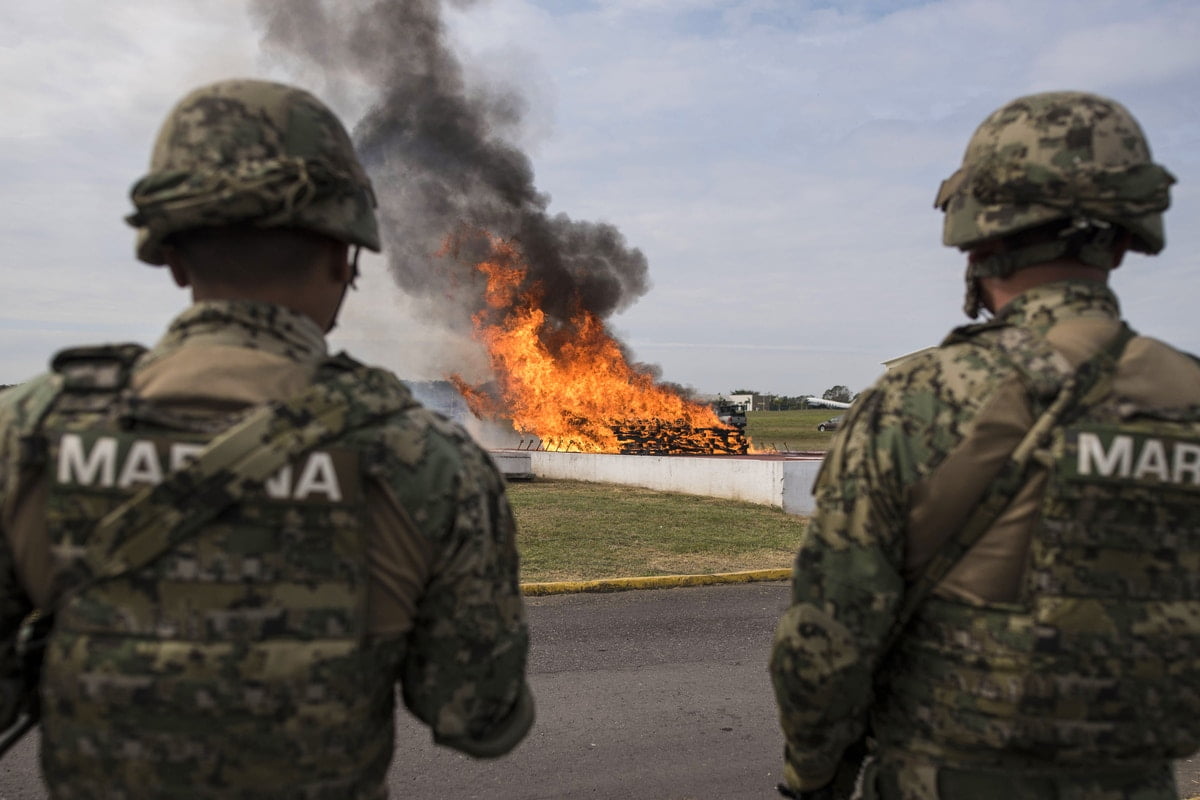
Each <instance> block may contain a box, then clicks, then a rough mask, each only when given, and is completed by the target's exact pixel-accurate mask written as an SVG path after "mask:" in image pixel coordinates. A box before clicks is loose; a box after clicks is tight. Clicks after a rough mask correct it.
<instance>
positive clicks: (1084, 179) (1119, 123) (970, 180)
mask: <svg viewBox="0 0 1200 800" xmlns="http://www.w3.org/2000/svg"><path fill="white" fill-rule="evenodd" d="M1174 182H1175V178H1174V177H1173V176H1172V175H1171V174H1170V173H1169V172H1167V171H1166V170H1165V169H1163V168H1162V167H1160V166H1159V165H1157V164H1155V163H1153V162H1152V161H1151V160H1150V148H1149V145H1148V143H1147V142H1146V137H1145V135H1144V134H1143V133H1142V129H1141V127H1140V126H1139V125H1138V123H1137V120H1135V119H1134V118H1133V115H1132V114H1130V113H1129V111H1127V110H1126V109H1125V108H1124V107H1123V106H1122V105H1120V104H1119V103H1116V102H1114V101H1113V100H1109V99H1107V98H1104V97H1099V96H1097V95H1094V94H1087V93H1084V92H1047V93H1044V94H1035V95H1029V96H1027V97H1021V98H1018V99H1016V100H1013V101H1012V102H1011V103H1008V104H1007V105H1005V106H1004V107H1003V108H1000V109H999V110H998V111H995V112H994V113H993V114H992V115H991V116H989V117H988V118H987V119H986V120H984V121H983V124H981V125H980V126H979V128H978V129H977V130H976V131H975V135H974V136H972V137H971V141H970V142H969V143H968V145H967V152H966V154H965V156H964V157H963V165H962V167H961V168H960V169H959V170H958V171H957V172H955V173H954V174H953V175H951V176H950V177H949V178H948V179H946V180H945V181H943V182H942V185H941V188H940V190H939V191H938V195H937V200H936V201H935V203H934V205H935V206H936V207H937V208H939V209H941V210H942V211H945V212H946V218H945V227H944V230H943V234H942V241H943V242H944V243H945V244H946V245H948V246H951V247H957V248H959V249H961V250H971V249H973V248H975V247H976V246H978V245H979V244H981V243H982V242H984V241H986V240H989V239H995V238H998V237H1003V236H1008V235H1010V234H1013V233H1017V232H1020V231H1024V230H1028V229H1030V228H1035V227H1038V226H1041V225H1045V224H1047V223H1051V222H1055V221H1057V220H1063V221H1064V222H1074V223H1075V224H1076V226H1077V227H1087V226H1089V225H1091V226H1094V227H1098V228H1108V227H1110V226H1113V225H1116V226H1119V227H1120V228H1123V229H1125V230H1126V231H1128V232H1129V233H1130V234H1132V242H1131V244H1130V246H1131V248H1132V249H1133V250H1137V251H1139V252H1143V253H1151V254H1153V253H1157V252H1159V251H1160V250H1162V249H1163V246H1164V244H1165V238H1164V235H1163V224H1162V212H1163V211H1165V210H1166V209H1167V206H1168V205H1170V196H1169V192H1168V187H1169V186H1170V185H1171V184H1172V183H1174ZM1043 254H1044V253H1043ZM1041 260H1049V259H1045V258H1043V259H1041ZM1029 263H1036V261H1027V262H1025V263H1022V264H1016V265H1015V266H1016V267H1020V266H1027V265H1028V264H1029ZM1110 266H1111V265H1110Z"/></svg>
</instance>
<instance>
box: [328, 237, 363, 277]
mask: <svg viewBox="0 0 1200 800" xmlns="http://www.w3.org/2000/svg"><path fill="white" fill-rule="evenodd" d="M330 247H331V249H330V251H329V255H330V260H329V264H330V267H331V269H332V270H333V279H334V280H335V281H336V282H338V283H350V282H351V281H353V280H354V278H355V273H356V272H357V269H358V267H357V266H356V265H355V264H353V263H352V262H351V260H350V245H348V244H346V243H345V242H339V241H337V240H336V239H331V240H330Z"/></svg>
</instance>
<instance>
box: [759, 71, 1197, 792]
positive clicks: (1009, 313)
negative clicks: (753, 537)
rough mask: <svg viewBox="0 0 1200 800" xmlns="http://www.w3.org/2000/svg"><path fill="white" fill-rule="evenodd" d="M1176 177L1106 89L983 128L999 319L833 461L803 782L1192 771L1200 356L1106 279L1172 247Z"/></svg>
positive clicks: (776, 670)
mask: <svg viewBox="0 0 1200 800" xmlns="http://www.w3.org/2000/svg"><path fill="white" fill-rule="evenodd" d="M1173 182H1174V179H1173V178H1172V176H1171V175H1170V174H1169V173H1168V172H1167V171H1166V170H1164V169H1163V168H1161V167H1159V166H1158V165H1156V164H1154V163H1153V162H1152V161H1151V159H1150V153H1149V149H1148V146H1147V144H1146V140H1145V138H1144V136H1143V134H1142V131H1141V129H1140V128H1139V126H1138V124H1137V122H1136V121H1135V120H1134V118H1133V117H1132V116H1131V115H1130V114H1129V112H1128V111H1127V110H1125V109H1124V108H1123V107H1122V106H1120V105H1118V104H1117V103H1115V102H1113V101H1111V100H1108V99H1105V98H1102V97H1097V96H1094V95H1090V94H1083V93H1076V92H1055V93H1047V94H1039V95H1033V96H1030V97H1024V98H1020V99H1018V100H1015V101H1013V102H1011V103H1009V104H1008V105H1006V106H1004V107H1003V108H1001V109H1000V110H998V111H996V112H995V113H994V114H992V115H991V116H990V117H988V119H987V120H985V121H984V122H983V124H982V125H981V126H980V127H979V129H978V130H977V131H976V133H975V135H974V137H973V138H972V139H971V141H970V144H969V146H968V148H967V151H966V156H965V158H964V163H963V166H962V168H961V169H960V170H959V171H958V172H956V173H955V174H954V175H953V176H952V177H951V178H950V179H948V180H947V181H945V182H944V183H943V185H942V188H941V191H940V192H939V195H938V197H937V201H936V205H937V207H939V208H940V209H942V210H943V211H944V212H945V214H946V216H945V234H944V240H945V243H946V244H947V245H950V246H954V247H958V248H960V249H962V250H964V251H965V252H967V253H968V254H969V255H968V258H969V264H968V267H967V309H966V310H967V313H968V315H969V316H971V317H972V318H975V317H976V316H977V314H978V312H979V311H980V309H981V306H982V307H984V308H986V309H987V310H988V311H990V312H991V314H992V317H991V319H990V320H988V321H985V322H983V323H981V324H974V325H968V326H965V327H962V328H959V329H957V330H956V331H954V332H953V333H952V334H951V335H950V337H949V338H948V339H947V340H946V341H945V342H944V343H943V344H942V345H941V346H940V347H939V348H936V349H933V350H930V351H928V352H925V353H922V354H919V355H917V356H914V357H912V358H910V359H908V360H907V361H905V362H903V363H901V364H900V365H898V366H897V367H896V368H894V369H892V370H891V371H889V372H888V373H887V374H886V375H884V376H883V377H882V378H881V379H880V380H879V381H878V382H877V383H876V385H875V386H874V387H873V388H871V389H870V390H869V391H867V392H865V393H864V395H863V396H862V397H860V398H859V399H858V400H857V402H856V403H855V405H854V407H853V409H852V410H851V411H850V412H849V414H848V417H847V421H846V424H845V427H844V428H843V430H842V431H841V432H839V434H838V437H837V439H836V441H835V442H834V446H833V449H832V450H831V451H830V453H829V454H828V457H827V458H826V460H825V463H824V466H823V468H822V472H821V474H820V477H819V479H818V481H817V485H816V488H815V490H814V491H815V495H816V499H817V510H816V513H815V515H814V517H813V519H812V522H811V524H810V526H809V528H808V530H807V532H806V534H805V539H804V542H803V544H802V546H801V548H800V551H799V554H798V556H797V559H796V566H795V571H794V576H793V590H792V605H791V607H790V608H789V609H788V610H787V611H786V612H785V613H784V615H783V617H782V619H781V620H780V622H779V626H778V629H777V631H776V636H775V644H774V649H773V653H772V659H771V673H772V679H773V683H774V686H775V693H776V697H777V701H778V705H779V711H780V720H781V724H782V727H783V730H784V733H785V736H786V740H787V747H786V754H785V758H786V769H785V775H786V779H787V786H783V787H781V791H782V792H784V793H789V792H790V793H791V794H792V795H793V796H798V797H812V798H816V797H835V796H841V795H840V793H841V792H846V793H847V795H848V793H849V791H850V790H851V789H855V790H857V792H858V795H859V796H865V797H882V798H888V799H889V800H891V799H893V798H904V799H905V800H918V799H919V800H928V799H930V798H984V797H996V798H1142V799H1144V800H1158V799H1160V798H1161V800H1173V798H1175V797H1176V790H1175V786H1174V781H1173V777H1172V769H1171V761H1172V759H1177V758H1182V757H1186V756H1188V755H1189V754H1191V753H1193V752H1195V751H1196V749H1197V747H1198V746H1200V364H1198V363H1197V361H1196V360H1195V359H1194V358H1193V357H1191V356H1189V355H1187V354H1184V353H1181V352H1179V351H1177V350H1175V349H1173V348H1171V347H1169V346H1167V345H1166V344H1163V343H1161V342H1158V341H1155V340H1154V339H1150V338H1146V337H1142V336H1136V335H1135V334H1133V332H1132V331H1130V330H1129V329H1128V328H1127V327H1125V326H1124V325H1123V323H1122V322H1121V320H1120V315H1119V312H1118V305H1117V299H1116V297H1115V296H1114V295H1113V293H1112V292H1111V291H1110V290H1109V288H1108V286H1107V278H1108V272H1109V271H1110V270H1112V269H1115V268H1116V267H1117V266H1118V265H1119V264H1120V262H1121V260H1122V257H1123V255H1124V254H1125V252H1126V251H1127V250H1130V249H1132V250H1135V251H1139V252H1143V253H1149V254H1154V253H1157V252H1159V251H1160V250H1161V249H1162V248H1163V245H1164V236H1163V227H1162V217H1161V214H1162V212H1163V211H1164V210H1166V208H1167V206H1168V204H1169V196H1168V187H1169V186H1170V184H1171V183H1173ZM1035 421H1037V422H1035ZM977 509H980V510H977ZM989 509H992V511H991V512H990V513H989V511H988V510H989ZM972 528H973V529H974V534H973V537H972V538H968V537H966V536H965V535H964V531H967V530H968V529H972ZM955 548H958V550H957V552H955ZM947 554H949V557H947ZM939 561H941V562H943V566H944V568H943V569H942V570H941V571H940V572H938V573H936V577H933V578H930V577H929V576H930V572H927V570H929V569H930V567H929V565H930V564H931V563H937V562H939ZM926 579H928V580H926ZM922 581H926V583H927V585H928V586H929V587H931V591H930V592H928V594H924V595H922V594H921V593H919V592H918V590H917V588H916V587H918V586H920V585H921V582H922ZM913 597H916V598H917V599H918V600H919V602H918V603H917V604H915V605H914V606H913V607H912V613H911V616H910V617H908V616H907V615H906V613H905V612H906V611H908V610H909V609H908V608H906V606H905V603H906V602H908V601H909V600H911V599H912V598H913ZM922 598H923V599H922ZM906 619H907V625H906V626H903V627H901V623H902V622H904V621H905V620H906ZM864 749H865V750H866V751H867V752H868V753H869V755H868V756H867V758H865V759H863V758H861V757H860V756H859V754H860V753H861V752H862V751H863V750H864Z"/></svg>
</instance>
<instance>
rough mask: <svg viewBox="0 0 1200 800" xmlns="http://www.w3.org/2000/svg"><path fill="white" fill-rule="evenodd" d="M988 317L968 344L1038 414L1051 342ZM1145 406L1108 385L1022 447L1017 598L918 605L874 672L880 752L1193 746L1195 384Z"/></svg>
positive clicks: (984, 758) (1005, 761) (1198, 550)
mask: <svg viewBox="0 0 1200 800" xmlns="http://www.w3.org/2000/svg"><path fill="white" fill-rule="evenodd" d="M986 328H987V326H981V330H980V333H979V334H978V335H977V336H975V337H974V338H975V341H977V342H978V343H979V344H983V345H985V346H989V347H990V348H992V349H993V350H998V351H1000V353H1001V355H1002V356H1003V358H1004V359H1005V360H1007V361H1010V362H1011V363H1012V365H1013V367H1014V368H1016V369H1017V370H1019V371H1020V372H1021V374H1022V376H1023V379H1024V382H1025V383H1026V386H1027V388H1029V389H1030V392H1029V394H1030V402H1031V404H1032V405H1033V411H1034V416H1035V418H1036V416H1037V415H1038V414H1039V413H1040V412H1041V411H1042V410H1044V407H1045V403H1046V398H1047V397H1051V396H1053V389H1054V388H1055V386H1051V387H1046V386H1037V384H1039V383H1042V384H1044V383H1045V381H1046V378H1047V375H1046V372H1047V365H1048V364H1052V363H1054V362H1055V358H1054V355H1055V354H1054V353H1053V352H1052V351H1050V346H1049V345H1048V344H1046V343H1045V342H1044V340H1040V339H1036V337H1033V335H1032V334H1030V335H1029V337H1028V339H1029V340H1028V341H1025V342H1024V343H1023V344H1022V346H1020V347H1008V348H1007V349H1006V347H1005V346H1004V345H1003V344H1002V342H1001V341H1000V339H999V338H998V337H996V338H993V337H990V336H989V335H988V334H987V333H986V332H985V331H986ZM1008 341H1010V342H1011V341H1012V339H1009V340H1008ZM1057 361H1058V362H1059V363H1062V362H1063V360H1062V359H1061V357H1059V358H1058V359H1057ZM1119 368H1120V367H1118V369H1119ZM1068 375H1069V373H1066V372H1064V373H1062V374H1060V375H1059V376H1058V378H1057V382H1058V383H1061V381H1062V380H1065V379H1066V378H1067V377H1068ZM1102 380H1103V377H1102ZM1054 382H1055V381H1054V380H1052V381H1051V383H1054ZM1047 388H1049V389H1050V391H1047ZM1145 405H1147V404H1145V403H1142V404H1136V403H1133V402H1132V401H1130V400H1129V399H1128V398H1120V397H1115V396H1113V394H1112V392H1111V391H1109V392H1108V393H1107V394H1106V395H1104V396H1103V397H1102V398H1101V399H1100V400H1099V401H1098V402H1096V401H1090V402H1086V403H1083V404H1082V405H1081V406H1077V407H1076V408H1075V409H1074V411H1073V412H1072V413H1070V414H1068V416H1067V417H1066V418H1065V419H1064V422H1063V424H1062V425H1061V426H1060V427H1058V428H1056V429H1055V430H1054V432H1053V435H1052V437H1051V439H1050V441H1049V443H1048V445H1047V446H1046V447H1045V448H1043V449H1042V450H1041V451H1040V452H1038V453H1036V454H1035V458H1036V459H1037V461H1038V462H1039V464H1040V469H1042V470H1044V471H1045V472H1046V473H1047V483H1046V489H1045V493H1044V495H1043V496H1042V498H1041V502H1040V519H1039V520H1038V521H1037V522H1036V523H1035V528H1034V531H1033V536H1032V542H1031V545H1030V549H1029V552H1028V559H1027V562H1026V568H1025V573H1024V578H1023V582H1022V584H1021V590H1020V594H1019V597H1018V599H1017V602H1015V603H1011V604H1010V603H988V604H983V605H969V604H967V603H965V602H959V601H952V600H949V599H945V598H941V597H937V596H933V597H930V598H929V599H927V600H926V601H925V602H924V604H923V605H922V606H921V607H920V608H919V610H918V611H917V613H916V614H915V615H914V618H913V620H912V623H911V624H910V626H909V628H908V630H907V633H906V635H905V636H904V637H903V638H902V639H901V640H900V642H899V643H898V645H897V647H896V648H895V649H894V651H893V653H892V654H891V655H890V656H889V657H888V659H887V660H886V661H885V662H884V664H883V665H882V666H881V667H880V669H879V671H878V673H877V674H879V675H880V676H881V678H880V684H879V686H878V689H877V691H878V697H879V700H878V704H877V708H878V711H877V714H876V717H875V720H874V728H875V730H876V733H877V735H878V736H879V738H880V740H881V742H883V744H884V747H885V749H886V748H887V747H889V746H890V747H893V748H898V749H899V750H901V751H905V750H907V751H909V752H915V753H920V754H922V755H923V756H925V757H927V758H929V759H931V760H932V761H934V762H935V763H943V764H958V765H971V764H980V765H984V764H989V765H992V766H996V765H999V766H1001V767H1024V766H1030V767H1033V768H1036V767H1038V766H1039V765H1040V766H1041V767H1042V768H1049V769H1052V770H1062V769H1071V768H1073V767H1074V768H1081V769H1086V770H1089V771H1091V770H1101V771H1103V770H1105V769H1109V768H1112V769H1117V770H1120V769H1122V768H1123V767H1124V768H1127V769H1128V768H1133V769H1137V768H1142V769H1145V768H1147V767H1149V766H1150V765H1153V764H1159V765H1161V764H1165V762H1166V761H1167V760H1168V759H1173V758H1179V757H1183V756H1186V755H1189V754H1191V753H1192V752H1194V751H1195V750H1196V749H1197V747H1198V746H1200V398H1197V403H1196V404H1194V405H1192V406H1190V407H1188V408H1173V409H1161V408H1149V407H1143V406H1145ZM1164 768H1165V767H1164Z"/></svg>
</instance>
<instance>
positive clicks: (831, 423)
mask: <svg viewBox="0 0 1200 800" xmlns="http://www.w3.org/2000/svg"><path fill="white" fill-rule="evenodd" d="M841 425H842V415H841V414H838V415H837V416H836V417H830V418H829V419H827V420H825V421H824V422H822V423H821V424H820V425H818V426H817V430H819V431H821V432H825V431H836V430H837V429H838V428H840V427H841Z"/></svg>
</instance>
